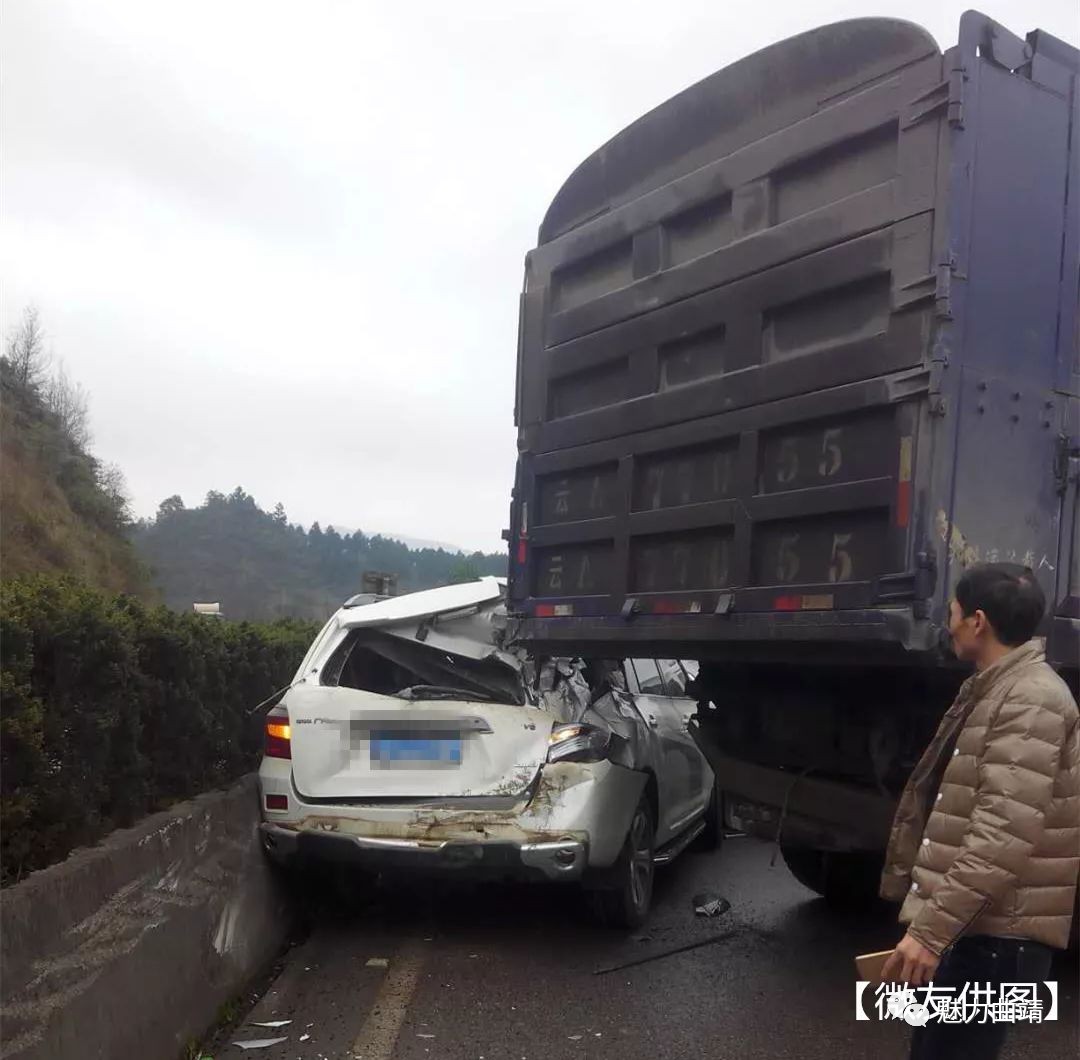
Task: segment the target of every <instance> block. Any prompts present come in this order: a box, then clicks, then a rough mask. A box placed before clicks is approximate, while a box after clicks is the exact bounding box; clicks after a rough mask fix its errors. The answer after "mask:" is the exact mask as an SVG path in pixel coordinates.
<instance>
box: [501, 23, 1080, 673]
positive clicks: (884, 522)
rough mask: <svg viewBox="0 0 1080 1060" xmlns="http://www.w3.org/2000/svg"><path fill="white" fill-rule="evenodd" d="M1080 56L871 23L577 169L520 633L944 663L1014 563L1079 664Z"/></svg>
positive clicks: (643, 126)
mask: <svg viewBox="0 0 1080 1060" xmlns="http://www.w3.org/2000/svg"><path fill="white" fill-rule="evenodd" d="M1078 69H1080V59H1078V54H1077V52H1076V50H1075V49H1072V48H1070V47H1069V46H1067V45H1065V44H1063V43H1061V42H1060V41H1057V40H1056V39H1055V38H1052V37H1049V36H1048V35H1046V34H1045V33H1041V32H1035V33H1032V34H1029V36H1028V38H1027V39H1026V40H1021V39H1020V38H1017V37H1014V36H1013V35H1011V34H1010V33H1008V32H1007V31H1005V30H1004V29H1002V28H1001V27H1000V26H997V25H996V24H995V23H993V22H991V21H989V20H988V19H986V18H985V17H983V16H981V15H977V14H974V13H969V14H968V15H965V16H964V18H963V20H962V23H961V28H960V42H959V44H958V45H957V46H956V47H953V48H951V49H949V50H948V51H946V52H945V53H944V54H942V53H941V52H940V51H939V50H938V48H937V46H936V44H935V43H934V41H933V40H932V39H931V38H930V37H929V36H928V35H927V34H926V33H925V32H924V31H923V30H921V29H919V28H918V27H916V26H913V25H911V24H909V23H904V22H898V21H894V20H889V19H859V20H854V21H851V22H845V23H840V24H838V25H834V26H827V27H824V28H822V29H819V30H815V31H813V32H811V33H806V34H802V35H801V36H798V37H795V38H792V39H791V40H788V41H784V42H782V43H780V44H777V45H774V46H773V47H771V48H767V49H765V50H764V51H762V52H759V53H757V54H755V55H752V56H750V57H749V58H747V59H744V60H742V61H740V62H738V63H735V64H733V65H732V66H730V67H727V68H725V69H723V70H721V71H719V72H718V73H716V74H714V75H712V76H711V77H710V78H707V79H706V80H704V81H702V82H700V83H699V84H697V85H694V86H692V87H691V88H689V89H687V90H686V91H685V92H683V93H681V94H680V95H678V96H676V97H674V98H673V99H671V100H669V101H668V102H667V103H665V104H663V105H661V106H660V107H658V108H657V109H656V110H654V111H652V112H650V113H649V114H647V115H645V116H644V117H643V118H641V119H639V120H638V121H637V122H635V123H634V124H633V125H631V126H630V127H628V128H627V129H626V130H624V131H623V132H622V133H620V134H619V135H618V136H616V137H615V138H614V139H613V140H611V141H610V142H609V143H608V144H606V145H605V146H604V147H603V148H601V149H600V150H599V151H597V152H596V153H595V154H594V155H592V156H590V157H589V158H588V159H586V160H585V162H583V163H582V165H581V166H579V167H578V169H577V170H576V171H575V173H574V174H573V175H572V176H571V177H570V178H569V180H568V181H567V182H566V184H565V185H564V186H563V188H562V189H561V190H560V192H559V194H558V195H557V196H556V198H555V200H554V202H553V203H552V205H551V207H550V209H549V210H548V213H547V216H546V217H545V219H544V222H543V225H542V226H541V230H540V240H539V245H538V246H537V247H536V249H534V250H533V251H531V252H530V254H529V255H528V258H527V266H526V284H525V290H524V293H523V295H522V299H521V329H520V343H519V352H518V394H517V424H518V429H519V460H518V469H517V477H516V483H515V490H514V502H513V505H512V510H511V529H510V533H509V536H510V544H511V555H510V601H511V606H512V608H513V609H514V610H515V611H516V612H517V614H518V616H519V619H520V623H519V627H518V634H519V636H520V637H521V638H522V639H524V640H525V641H528V642H531V643H533V644H535V645H537V646H540V645H543V644H548V643H549V644H556V643H562V644H565V643H566V642H568V641H573V642H575V643H576V644H577V645H578V647H577V649H575V650H581V651H585V652H589V651H594V652H595V653H597V654H601V653H606V652H612V651H615V652H616V653H618V654H622V652H621V651H619V650H618V649H620V648H625V646H626V645H627V644H631V643H632V644H635V645H637V646H638V649H639V650H646V649H650V650H654V651H655V652H656V654H658V655H661V656H663V657H679V656H684V655H688V656H691V657H697V658H723V657H730V656H731V655H732V653H738V654H740V655H745V654H746V653H748V652H749V653H751V654H752V653H754V652H759V653H760V651H761V648H762V646H763V645H767V646H770V647H771V648H775V646H776V645H777V644H784V645H789V646H790V651H789V652H788V657H790V658H796V657H797V656H798V654H799V652H800V651H802V652H811V651H812V652H815V653H819V654H820V653H822V652H827V651H828V650H829V646H830V645H833V644H836V645H841V644H845V643H846V644H847V645H848V650H850V642H851V641H852V640H856V641H860V642H865V643H866V645H867V651H868V652H870V653H871V654H872V653H873V652H874V651H875V650H878V651H880V652H881V654H882V656H883V657H887V656H888V657H895V656H896V655H898V654H902V653H904V652H908V653H911V652H915V653H916V654H918V653H920V652H922V653H927V652H933V651H934V649H935V648H936V647H937V644H938V639H939V636H940V628H941V624H942V620H943V616H944V613H945V608H946V602H947V599H948V595H949V591H950V589H951V587H952V585H954V584H955V581H956V579H957V577H959V574H960V573H961V572H962V570H963V568H964V567H965V566H967V565H970V564H971V563H973V562H977V561H979V560H981V559H983V560H997V559H1000V560H1011V561H1014V562H1018V563H1023V564H1026V565H1028V566H1030V567H1031V568H1032V569H1034V570H1035V571H1036V573H1037V575H1038V577H1039V579H1040V581H1041V582H1042V584H1043V586H1044V588H1045V589H1046V591H1047V596H1048V599H1050V600H1052V602H1053V611H1054V617H1053V619H1052V621H1051V623H1050V625H1049V627H1048V633H1050V635H1051V653H1052V655H1053V657H1054V658H1056V659H1058V661H1066V662H1071V663H1072V665H1075V657H1076V653H1077V643H1078V642H1080V545H1078V542H1077V536H1078V531H1080V524H1078V521H1077V477H1078V476H1077V466H1078V462H1080V461H1078V458H1077V453H1076V447H1077V438H1078V435H1080V398H1078V395H1080V365H1078V363H1077V337H1076V322H1077V299H1078V286H1080V285H1078V266H1077V251H1078V235H1080V205H1078V198H1080V187H1078V184H1080V172H1078V169H1080V167H1078V162H1077V159H1078V140H1080V119H1078V117H1077V105H1078V104H1077V95H1078V94H1077V90H1076V85H1077V74H1078ZM807 645H811V646H812V647H807ZM800 646H801V647H800ZM875 646H876V648H875Z"/></svg>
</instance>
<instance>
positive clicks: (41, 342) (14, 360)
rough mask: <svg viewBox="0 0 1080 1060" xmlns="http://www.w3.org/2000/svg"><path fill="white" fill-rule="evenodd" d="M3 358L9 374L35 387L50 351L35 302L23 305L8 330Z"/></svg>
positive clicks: (41, 380)
mask: <svg viewBox="0 0 1080 1060" xmlns="http://www.w3.org/2000/svg"><path fill="white" fill-rule="evenodd" d="M4 358H5V359H6V360H7V362H8V364H9V366H10V370H11V374H12V378H13V379H14V381H15V382H16V383H17V384H19V385H20V386H23V387H26V388H28V389H38V388H39V387H40V386H41V385H42V383H44V381H45V378H46V375H47V374H48V371H49V353H48V351H47V350H46V349H45V329H44V328H43V327H42V326H41V315H40V314H39V313H38V310H37V306H35V305H28V306H27V307H26V308H25V309H23V315H22V319H21V320H20V321H19V323H18V324H16V325H15V327H14V328H12V329H11V331H9V332H8V335H7V339H6V341H5V343H4Z"/></svg>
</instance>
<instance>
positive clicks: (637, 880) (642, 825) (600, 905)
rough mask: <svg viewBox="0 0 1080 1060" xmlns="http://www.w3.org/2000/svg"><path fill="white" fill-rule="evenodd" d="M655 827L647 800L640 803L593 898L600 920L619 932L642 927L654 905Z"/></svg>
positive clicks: (643, 798)
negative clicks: (617, 855)
mask: <svg viewBox="0 0 1080 1060" xmlns="http://www.w3.org/2000/svg"><path fill="white" fill-rule="evenodd" d="M655 836H656V825H655V823H654V822H653V812H652V807H651V806H650V805H649V800H648V799H647V798H645V797H644V796H643V797H642V799H641V802H639V803H638V805H637V809H636V810H635V811H634V816H633V818H632V819H631V821H630V828H629V830H628V832H627V833H626V841H625V842H624V843H623V848H622V850H621V851H620V853H619V857H618V860H617V861H616V862H615V864H614V865H613V866H612V867H611V869H609V870H608V872H606V873H605V874H604V875H605V877H606V878H605V879H604V881H603V883H601V884H600V886H599V888H598V889H597V890H596V892H595V895H594V900H595V903H596V911H597V913H598V915H599V918H600V920H601V921H602V922H603V923H605V924H607V925H609V926H611V927H620V928H636V927H640V926H641V925H642V924H643V923H644V922H645V919H646V917H647V916H648V915H649V906H650V905H651V904H652V892H653V877H654V875H655V872H656V866H655V864H654V863H653V854H654V853H655V851H654V845H655Z"/></svg>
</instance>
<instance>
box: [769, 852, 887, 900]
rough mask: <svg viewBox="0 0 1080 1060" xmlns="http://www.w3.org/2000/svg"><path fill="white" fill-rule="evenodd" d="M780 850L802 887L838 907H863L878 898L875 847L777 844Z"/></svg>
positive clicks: (879, 857)
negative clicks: (823, 848)
mask: <svg viewBox="0 0 1080 1060" xmlns="http://www.w3.org/2000/svg"><path fill="white" fill-rule="evenodd" d="M780 853H781V854H783V855H784V861H785V862H786V863H787V867H788V868H789V869H790V870H791V875H792V876H794V877H795V879H797V880H798V881H799V883H801V884H802V885H803V886H804V887H809V888H810V890H811V891H813V892H814V893H815V894H820V895H821V897H822V898H824V899H825V901H826V902H827V903H828V904H829V905H831V906H834V907H836V908H838V909H865V908H866V907H867V906H870V905H873V904H874V903H875V902H876V901H877V897H878V886H879V883H880V880H881V867H882V862H883V855H882V854H881V853H879V852H878V851H874V850H847V851H835V850H815V849H813V848H812V847H796V846H788V845H787V844H786V843H781V844H780Z"/></svg>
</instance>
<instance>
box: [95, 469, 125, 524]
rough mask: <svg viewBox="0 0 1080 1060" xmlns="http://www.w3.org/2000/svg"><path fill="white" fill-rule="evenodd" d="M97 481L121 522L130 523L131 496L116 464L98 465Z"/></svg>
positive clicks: (122, 473)
mask: <svg viewBox="0 0 1080 1060" xmlns="http://www.w3.org/2000/svg"><path fill="white" fill-rule="evenodd" d="M97 481H98V486H100V487H101V491H102V492H103V493H104V494H105V496H107V497H108V498H109V500H110V501H112V503H113V505H114V506H115V507H116V511H117V514H118V515H119V516H120V518H121V520H122V521H123V522H130V521H131V494H130V493H129V492H128V484H127V479H125V478H124V472H123V471H121V470H120V467H119V465H117V464H98V466H97Z"/></svg>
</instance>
